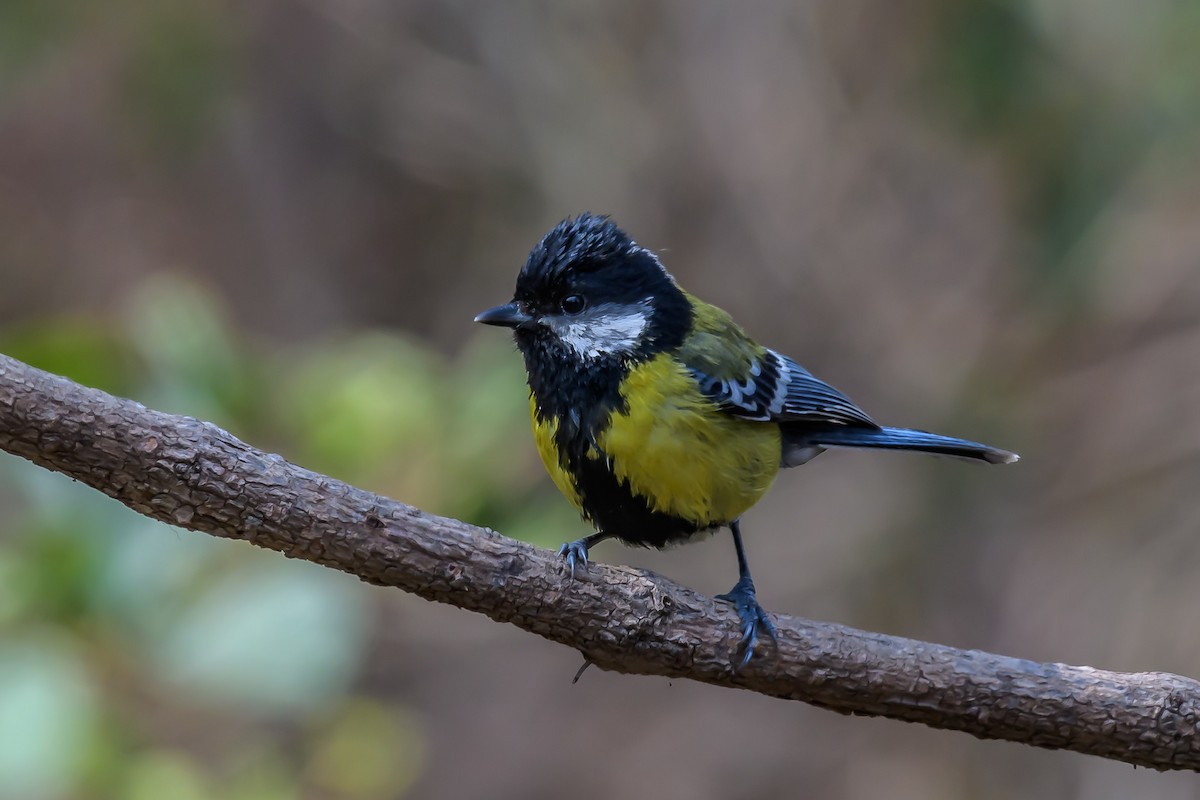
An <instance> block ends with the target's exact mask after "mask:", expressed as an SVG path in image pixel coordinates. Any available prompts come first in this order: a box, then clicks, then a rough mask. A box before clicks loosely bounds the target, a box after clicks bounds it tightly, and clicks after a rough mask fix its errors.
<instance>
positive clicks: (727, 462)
mask: <svg viewBox="0 0 1200 800" xmlns="http://www.w3.org/2000/svg"><path fill="white" fill-rule="evenodd" d="M475 322H478V323H482V324H485V325H494V326H501V327H505V328H510V329H512V332H513V337H514V340H515V342H516V347H517V349H518V350H519V351H520V353H521V355H522V356H523V358H524V362H525V372H526V377H527V380H528V385H529V408H530V417H531V420H532V426H533V433H534V441H535V444H536V448H537V451H538V454H539V455H540V457H541V460H542V462H543V464H544V465H545V467H546V471H547V472H548V473H549V475H550V478H551V480H552V481H553V483H554V484H555V486H557V488H558V489H559V491H561V492H562V494H563V495H565V496H566V498H567V499H568V500H569V501H570V503H571V504H572V505H573V506H574V507H575V508H576V509H577V510H578V511H579V513H580V515H581V516H582V517H583V519H584V520H585V521H586V522H588V523H590V524H591V525H592V526H593V527H594V528H595V531H596V532H595V533H593V534H591V535H589V536H585V537H583V538H581V539H578V540H576V541H573V542H568V543H566V544H564V545H563V546H562V548H561V549H560V550H559V555H560V556H561V557H562V558H563V559H564V560H565V562H566V565H567V567H569V569H570V574H571V576H572V578H574V576H575V571H576V569H577V568H586V567H587V563H588V554H589V551H590V549H591V548H592V547H594V546H595V545H596V544H598V543H599V542H602V541H604V540H607V539H618V540H620V541H621V542H623V543H625V544H627V545H635V546H644V547H653V548H665V547H668V546H671V545H675V544H679V543H684V542H688V541H690V540H694V539H696V538H698V537H701V536H704V535H708V534H711V533H713V532H715V531H717V530H719V529H722V528H728V529H729V531H730V533H731V535H732V537H733V544H734V548H735V550H736V553H737V562H738V579H737V582H736V583H735V584H734V586H733V588H732V589H730V590H729V591H728V592H726V593H724V594H721V595H718V596H717V597H718V599H721V600H724V601H727V602H729V603H731V604H732V606H733V608H734V609H735V610H736V612H737V615H738V619H739V623H740V624H739V628H738V632H739V633H740V634H741V637H740V639H739V640H738V643H737V645H736V647H735V649H734V656H733V662H734V665H735V666H734V668H735V669H740V668H742V667H745V665H746V664H747V663H748V662H749V661H750V658H751V656H752V655H753V654H754V652H755V650H756V647H757V646H758V644H759V643H760V642H761V641H762V637H763V636H765V637H766V638H769V639H770V640H771V642H772V643H773V644H774V645H776V646H777V645H778V639H777V631H776V627H775V624H774V623H773V622H772V621H771V619H770V618H769V617H768V615H767V613H766V612H765V611H764V610H763V608H762V606H761V605H760V604H759V602H758V596H757V591H756V588H755V585H754V580H753V578H752V577H751V574H750V568H749V566H748V563H747V560H746V550H745V545H744V543H743V540H742V530H741V523H740V519H741V517H742V515H743V514H744V513H745V512H746V511H747V510H748V509H750V507H751V506H753V505H754V504H755V503H757V502H758V501H759V500H760V499H761V498H762V497H763V495H765V494H766V492H767V490H768V489H769V488H770V487H771V485H772V483H773V482H774V480H775V478H776V475H777V473H778V472H779V471H780V469H783V468H789V467H797V466H800V465H802V464H805V463H807V462H808V461H810V460H812V459H813V458H815V457H816V456H817V455H819V454H820V453H822V452H824V451H825V450H828V449H831V448H866V449H879V450H912V451H918V452H923V453H933V454H939V455H946V456H957V457H960V458H965V459H972V460H977V461H982V462H986V463H990V464H1005V463H1011V462H1014V461H1017V460H1018V456H1017V455H1016V454H1015V453H1011V452H1009V451H1007V450H1001V449H999V448H995V447H990V446H988V445H985V444H980V443H978V442H973V441H969V440H966V439H958V438H954V437H950V436H941V435H938V434H934V433H927V432H925V431H920V430H914V429H909V428H895V427H887V426H883V425H880V424H878V423H877V422H875V420H874V419H872V418H871V417H870V416H868V415H867V413H866V412H865V411H863V410H862V409H860V408H859V407H858V406H857V405H855V404H854V403H853V402H851V400H850V399H849V398H848V397H847V396H846V395H844V394H843V393H842V392H840V391H838V390H837V389H835V388H833V387H832V386H830V385H829V384H828V383H825V382H823V381H821V380H819V379H818V378H816V377H814V376H813V374H812V373H810V372H809V371H808V370H806V369H804V367H802V366H800V365H799V364H798V363H797V362H796V361H794V360H792V359H791V358H789V357H788V356H786V355H784V354H782V353H780V352H778V351H776V350H772V349H770V348H767V347H764V346H762V345H760V344H758V343H757V342H755V341H754V340H753V339H751V338H750V336H749V335H747V334H746V332H745V331H744V330H743V329H742V328H741V327H740V326H739V325H738V324H737V323H736V322H734V320H733V319H732V317H731V316H730V315H729V314H728V313H726V312H725V311H722V310H721V309H720V308H717V307H716V306H713V305H710V304H708V303H705V302H704V301H702V300H700V299H698V298H696V297H695V296H693V295H691V294H689V293H688V292H687V291H685V290H684V289H683V288H682V287H681V286H680V285H679V284H678V282H677V281H676V280H675V278H674V277H673V276H672V275H671V274H670V273H669V272H667V270H666V268H665V267H664V266H663V263H662V261H661V260H660V259H659V257H658V256H657V255H656V254H655V253H654V252H652V251H651V250H648V249H647V248H645V247H642V246H641V245H639V244H638V243H637V242H635V241H634V240H633V239H632V238H630V236H629V235H628V234H627V233H626V232H625V231H624V230H622V229H621V228H620V227H619V226H618V225H617V224H616V223H615V222H613V220H612V219H611V218H610V217H607V216H601V215H595V214H591V213H584V214H581V215H579V216H576V217H574V218H571V217H568V218H567V219H564V220H563V221H561V222H560V223H558V224H557V225H556V226H554V228H552V229H551V230H550V231H549V232H548V233H547V234H546V235H545V236H544V237H542V239H541V241H540V242H538V244H537V245H536V246H535V247H534V248H533V249H532V251H530V253H529V257H528V258H527V259H526V261H525V265H524V266H523V267H522V268H521V270H520V272H519V274H518V275H517V280H516V289H515V291H514V293H513V299H512V301H511V302H509V303H505V304H503V305H499V306H496V307H494V308H490V309H488V310H486V311H484V312H482V313H481V314H479V315H478V316H476V317H475Z"/></svg>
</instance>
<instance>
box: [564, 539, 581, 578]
mask: <svg viewBox="0 0 1200 800" xmlns="http://www.w3.org/2000/svg"><path fill="white" fill-rule="evenodd" d="M558 555H559V556H560V557H561V558H562V559H563V561H566V562H567V566H568V567H570V568H571V578H572V579H574V578H575V565H577V564H578V565H579V566H581V567H586V566H587V563H588V543H587V539H576V540H575V541H573V542H566V543H564V544H563V546H562V547H560V548H558Z"/></svg>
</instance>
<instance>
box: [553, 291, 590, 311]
mask: <svg viewBox="0 0 1200 800" xmlns="http://www.w3.org/2000/svg"><path fill="white" fill-rule="evenodd" d="M558 307H559V308H561V309H562V312H563V313H564V314H578V313H579V312H581V311H583V310H584V309H585V308H587V301H586V300H584V299H583V297H582V296H581V295H577V294H569V295H567V296H566V297H564V298H563V299H562V301H561V302H560V303H559V304H558Z"/></svg>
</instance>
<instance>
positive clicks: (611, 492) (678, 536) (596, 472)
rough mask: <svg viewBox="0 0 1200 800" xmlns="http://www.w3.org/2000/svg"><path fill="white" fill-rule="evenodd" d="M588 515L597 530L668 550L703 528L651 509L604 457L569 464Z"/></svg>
mask: <svg viewBox="0 0 1200 800" xmlns="http://www.w3.org/2000/svg"><path fill="white" fill-rule="evenodd" d="M567 468H568V471H569V472H570V473H571V475H572V476H574V478H575V487H576V490H577V491H578V492H579V496H580V499H581V500H582V502H583V507H584V510H585V512H586V513H587V515H588V517H589V518H590V519H591V521H592V522H593V523H594V524H595V525H596V527H597V529H599V530H601V531H603V532H605V533H607V534H611V535H612V536H614V537H615V538H617V539H620V540H621V541H623V542H625V543H626V544H632V545H638V546H640V547H659V548H661V547H666V546H667V545H668V544H671V543H673V542H680V541H683V540H686V539H689V538H691V537H692V535H693V534H695V533H696V532H697V531H698V530H699V529H700V526H698V525H696V524H695V523H691V522H688V521H687V520H684V519H680V518H679V517H675V516H673V515H671V514H665V513H663V512H661V511H655V510H653V509H652V508H650V505H649V503H648V502H647V501H646V499H645V498H644V497H641V496H640V495H637V494H634V493H633V491H632V490H631V489H630V487H629V483H628V482H627V481H623V480H618V479H617V477H616V476H615V475H613V473H612V471H611V470H610V469H609V468H608V465H607V464H606V463H605V462H604V460H603V459H600V458H586V457H585V458H583V459H582V461H576V462H571V461H568V463H567Z"/></svg>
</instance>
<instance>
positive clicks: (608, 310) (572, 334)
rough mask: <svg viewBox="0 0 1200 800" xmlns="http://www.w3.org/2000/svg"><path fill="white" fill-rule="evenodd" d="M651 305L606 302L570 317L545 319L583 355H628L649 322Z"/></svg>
mask: <svg viewBox="0 0 1200 800" xmlns="http://www.w3.org/2000/svg"><path fill="white" fill-rule="evenodd" d="M649 315H650V305H649V304H648V303H636V304H634V305H616V304H613V303H606V304H604V305H599V306H596V307H595V308H590V309H588V310H587V311H584V312H583V313H582V314H578V315H576V316H573V317H567V316H559V317H555V318H554V319H552V320H551V319H547V320H546V321H547V322H548V323H549V324H550V328H551V329H552V330H553V331H554V332H555V333H556V334H557V335H558V338H559V339H560V340H561V341H562V343H563V344H565V345H566V346H567V347H569V348H571V350H573V351H574V352H575V355H577V356H579V357H580V358H583V359H595V358H600V357H602V356H611V355H628V354H630V353H632V352H633V351H634V350H636V349H637V346H638V345H639V344H640V343H641V341H642V334H643V333H645V331H646V326H647V325H648V324H649Z"/></svg>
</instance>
